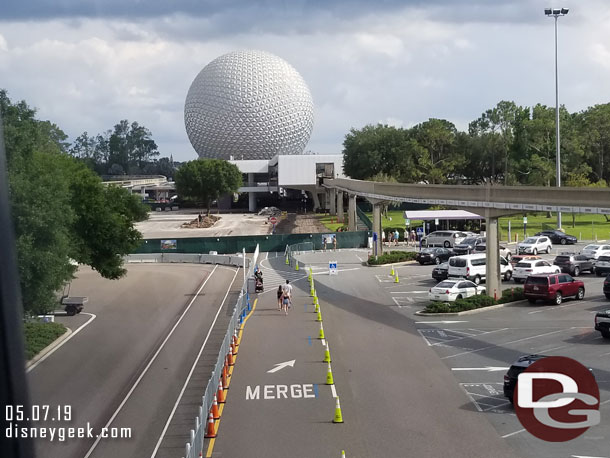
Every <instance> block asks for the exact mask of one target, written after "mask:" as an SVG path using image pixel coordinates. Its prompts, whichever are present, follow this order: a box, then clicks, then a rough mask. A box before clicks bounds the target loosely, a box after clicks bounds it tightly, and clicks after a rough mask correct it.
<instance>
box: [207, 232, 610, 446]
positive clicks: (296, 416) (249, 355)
mask: <svg viewBox="0 0 610 458" xmlns="http://www.w3.org/2000/svg"><path fill="white" fill-rule="evenodd" d="M582 246H583V245H582V244H581V246H580V247H582ZM580 247H579V246H572V247H568V248H567V250H576V251H577V250H578V249H579V248H580ZM560 249H561V251H563V250H564V249H566V248H565V247H560ZM366 255H367V252H366V250H349V251H347V250H346V251H340V252H338V253H333V252H330V253H328V252H327V253H320V252H317V253H302V254H301V255H299V259H300V261H301V267H303V265H306V266H311V267H312V268H313V269H314V277H315V279H316V289H317V291H318V295H319V297H320V301H321V308H322V315H323V319H324V321H323V325H324V330H325V334H326V338H327V339H326V340H327V341H328V342H329V346H330V351H331V355H332V368H333V375H334V381H335V391H336V393H337V394H338V396H339V397H340V399H341V406H342V413H343V417H344V420H345V423H344V424H342V425H336V424H332V422H331V419H332V413H333V399H332V395H333V393H332V392H331V393H330V396H329V389H328V387H327V386H326V385H325V384H324V376H325V371H326V365H325V364H323V363H321V362H320V361H321V359H322V356H323V352H322V345H321V344H320V341H319V340H317V339H316V336H317V334H318V329H319V325H318V323H316V322H315V321H314V318H315V314H313V313H312V312H313V307H312V305H311V300H310V298H309V294H308V288H307V286H306V285H307V282H306V280H305V279H302V280H298V281H297V282H296V285H297V286H298V288H297V290H296V299H295V302H296V305H295V308H294V309H293V311H292V312H291V314H290V315H289V316H288V317H284V316H282V315H281V314H280V312H277V311H276V310H275V298H274V296H273V294H265V295H263V296H261V299H260V300H259V307H258V308H257V310H256V311H255V312H254V313H253V315H252V316H251V318H250V320H249V321H248V323H247V326H246V331H245V335H244V339H243V341H242V347H241V350H240V356H239V359H238V364H237V366H236V369H235V372H234V375H233V381H232V385H231V390H230V395H229V400H228V403H227V404H226V407H225V410H224V414H223V418H222V420H221V426H220V430H219V437H218V438H217V439H216V441H215V443H214V447H213V453H212V454H211V456H213V457H218V458H222V457H228V456H252V457H258V456H261V457H262V456H265V457H276V456H277V457H280V456H295V457H299V456H341V450H345V451H346V456H348V457H355V456H360V457H362V456H388V457H399V456H400V457H403V456H407V457H410V456H412V457H438V456H447V453H450V454H451V456H452V457H454V456H456V457H461V456H464V457H479V456H480V457H489V456H494V457H501V456H507V457H508V456H513V457H517V456H519V457H523V458H526V457H532V458H533V457H536V458H537V457H549V458H550V457H569V458H574V457H607V456H609V450H608V446H607V443H608V438H609V437H610V421H608V420H607V418H608V415H610V408H609V407H608V405H609V404H610V367H609V365H608V357H609V356H610V342H607V341H605V340H604V339H602V338H601V337H600V335H599V333H597V332H595V331H594V330H593V318H594V312H595V311H597V310H602V309H605V308H608V307H609V306H610V301H607V300H606V299H605V297H604V296H603V295H602V293H601V288H602V282H603V279H602V278H599V277H596V276H594V275H590V274H582V275H581V276H580V277H579V278H580V279H582V280H583V281H584V282H585V287H586V297H585V300H584V301H576V300H567V301H565V302H564V303H563V304H562V305H561V306H554V305H549V304H544V303H541V302H539V303H537V304H536V305H531V304H529V303H527V302H521V303H517V304H514V305H510V306H507V307H505V308H501V309H496V310H488V311H484V312H481V313H478V314H473V315H465V316H460V317H423V316H418V315H416V314H415V312H417V311H418V310H421V309H423V307H424V306H425V305H426V304H427V303H428V302H429V301H428V299H427V293H428V289H429V288H430V287H431V286H434V285H435V284H436V281H435V280H433V279H432V278H431V275H430V274H431V270H432V266H420V265H412V264H411V265H405V266H400V267H398V273H399V283H398V284H396V283H394V281H393V279H392V278H391V277H390V276H389V270H390V269H389V267H375V268H368V267H365V266H363V261H364V260H365V259H366ZM554 255H555V253H553V255H549V256H544V255H543V257H546V258H548V259H551V260H552V259H553V257H554ZM282 261H283V259H282V258H279V259H278V260H274V259H273V258H272V259H270V260H269V261H267V266H268V267H270V266H273V267H275V268H276V269H277V270H278V271H282V270H284V269H285V266H284V265H282ZM329 261H337V262H338V269H339V274H338V275H337V276H330V275H328V262H329ZM263 265H265V264H263ZM266 275H268V273H266ZM274 275H278V272H277V271H276V272H275V274H274ZM286 275H296V274H294V273H290V272H288V273H286ZM516 286H521V285H516V284H515V283H514V282H513V281H510V282H504V283H503V288H511V287H516ZM309 339H312V340H311V344H310V340H309ZM530 353H542V354H548V355H555V356H567V357H571V358H573V359H576V360H577V361H579V362H581V363H583V364H584V365H586V366H588V367H590V368H592V370H593V372H594V374H595V376H596V379H597V382H598V384H599V386H600V391H601V402H602V406H601V416H602V422H601V424H600V425H598V426H596V427H593V428H591V429H590V430H589V431H587V433H586V434H584V435H583V436H581V437H580V438H577V439H575V440H573V441H570V442H568V443H549V442H544V441H541V440H539V439H536V438H535V437H533V436H532V435H530V434H529V433H527V432H526V431H524V430H523V428H522V426H521V425H520V423H519V421H518V419H517V418H516V416H515V414H514V410H513V409H512V407H511V406H510V404H509V403H508V402H507V400H506V399H505V398H504V397H503V394H502V381H503V376H504V374H505V373H506V370H507V369H508V367H509V366H510V364H511V363H512V362H514V361H515V360H516V359H517V358H518V357H519V356H521V355H523V354H530ZM293 359H294V360H295V364H294V367H285V368H282V369H281V370H279V371H277V372H272V373H269V372H268V371H269V370H271V369H272V368H274V367H275V365H276V364H278V363H282V362H286V361H291V360H293ZM304 384H311V385H313V386H314V387H317V388H315V393H316V396H315V397H312V398H310V399H304V398H300V397H297V398H292V397H291V396H290V394H289V395H288V396H287V398H285V397H284V396H283V393H282V392H281V389H280V391H279V392H278V386H282V385H285V386H287V387H288V390H290V387H291V386H293V385H301V386H303V385H304ZM266 386H267V387H268V392H265V391H264V390H265V387H266ZM256 387H259V390H260V392H259V396H258V397H257V396H254V394H253V393H255V392H254V391H253V390H255V389H256ZM265 394H266V395H267V396H265ZM297 394H298V393H297ZM449 451H450V452H449ZM204 452H205V450H204Z"/></svg>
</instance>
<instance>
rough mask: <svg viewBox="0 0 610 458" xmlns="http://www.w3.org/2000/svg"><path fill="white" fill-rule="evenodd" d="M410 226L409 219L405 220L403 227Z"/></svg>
mask: <svg viewBox="0 0 610 458" xmlns="http://www.w3.org/2000/svg"><path fill="white" fill-rule="evenodd" d="M410 225H411V220H410V219H409V218H406V219H405V226H410Z"/></svg>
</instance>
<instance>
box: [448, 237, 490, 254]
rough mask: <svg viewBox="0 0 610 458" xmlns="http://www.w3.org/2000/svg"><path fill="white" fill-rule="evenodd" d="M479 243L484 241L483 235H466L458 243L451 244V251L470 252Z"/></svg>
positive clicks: (456, 252)
mask: <svg viewBox="0 0 610 458" xmlns="http://www.w3.org/2000/svg"><path fill="white" fill-rule="evenodd" d="M480 243H485V237H481V236H476V237H466V238H465V239H464V240H462V241H461V242H460V243H458V244H456V245H454V246H453V251H454V252H455V254H470V253H472V252H473V251H474V249H475V247H476V246H477V245H478V244H480Z"/></svg>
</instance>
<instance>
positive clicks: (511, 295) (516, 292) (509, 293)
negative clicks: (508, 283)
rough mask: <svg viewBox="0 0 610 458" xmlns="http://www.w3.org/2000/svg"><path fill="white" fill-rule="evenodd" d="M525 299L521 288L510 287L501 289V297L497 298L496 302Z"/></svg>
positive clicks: (502, 302)
mask: <svg viewBox="0 0 610 458" xmlns="http://www.w3.org/2000/svg"><path fill="white" fill-rule="evenodd" d="M524 299H525V294H524V293H523V288H511V289H505V290H504V291H502V297H501V298H500V299H498V304H504V303H506V302H513V301H522V300H524Z"/></svg>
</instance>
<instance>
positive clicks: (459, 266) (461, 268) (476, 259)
mask: <svg viewBox="0 0 610 458" xmlns="http://www.w3.org/2000/svg"><path fill="white" fill-rule="evenodd" d="M486 264H487V257H486V255H485V253H476V254H467V255H464V256H454V257H452V258H449V277H450V278H451V277H461V278H466V279H468V280H470V281H472V282H474V283H476V284H477V285H478V284H479V283H481V280H485V268H486ZM500 275H502V276H503V278H504V280H506V281H508V280H510V279H511V277H512V275H513V266H512V265H511V264H510V263H509V262H508V261H507V260H506V258H504V257H502V256H500Z"/></svg>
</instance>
